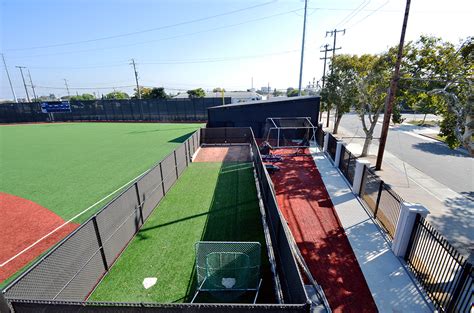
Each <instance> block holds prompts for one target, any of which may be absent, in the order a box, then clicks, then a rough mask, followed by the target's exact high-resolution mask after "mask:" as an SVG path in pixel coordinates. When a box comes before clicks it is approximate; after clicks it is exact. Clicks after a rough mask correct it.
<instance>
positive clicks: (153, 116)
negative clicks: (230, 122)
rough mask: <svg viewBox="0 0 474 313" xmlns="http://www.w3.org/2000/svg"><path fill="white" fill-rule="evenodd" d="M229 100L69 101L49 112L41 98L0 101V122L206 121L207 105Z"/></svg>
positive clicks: (215, 104) (229, 101)
mask: <svg viewBox="0 0 474 313" xmlns="http://www.w3.org/2000/svg"><path fill="white" fill-rule="evenodd" d="M223 103H224V104H230V103H231V98H230V97H225V98H224V99H222V98H195V99H150V100H143V99H142V100H139V99H130V100H87V101H85V100H84V101H71V102H70V105H71V112H68V113H54V114H53V115H49V114H47V113H42V112H41V103H40V102H23V103H3V104H0V123H31V122H48V121H51V116H52V117H53V118H54V121H57V122H74V121H104V122H113V121H117V122H134V121H158V122H176V121H179V122H192V121H206V120H207V108H209V107H213V106H218V105H222V104H223Z"/></svg>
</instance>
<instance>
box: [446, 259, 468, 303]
mask: <svg viewBox="0 0 474 313" xmlns="http://www.w3.org/2000/svg"><path fill="white" fill-rule="evenodd" d="M471 270H472V264H471V263H469V262H466V263H464V265H463V267H462V272H461V275H460V276H459V279H458V282H457V284H456V288H455V289H454V292H453V296H452V298H451V301H450V302H449V305H448V310H447V311H448V312H454V311H455V309H456V306H457V304H458V301H459V300H460V298H461V297H462V295H463V294H464V293H465V292H468V293H470V292H469V291H467V290H464V285H465V284H466V281H467V280H468V278H469V276H470V274H471ZM461 303H462V302H461Z"/></svg>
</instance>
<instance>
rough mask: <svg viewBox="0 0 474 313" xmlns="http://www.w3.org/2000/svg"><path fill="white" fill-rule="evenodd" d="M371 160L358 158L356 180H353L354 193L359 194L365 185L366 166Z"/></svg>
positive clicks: (355, 172)
mask: <svg viewBox="0 0 474 313" xmlns="http://www.w3.org/2000/svg"><path fill="white" fill-rule="evenodd" d="M369 165H370V162H369V161H367V160H356V166H355V171H354V180H353V182H352V191H353V192H354V194H356V195H359V196H360V194H361V191H362V186H363V185H364V179H365V171H366V169H365V168H366V166H369Z"/></svg>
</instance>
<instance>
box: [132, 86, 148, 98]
mask: <svg viewBox="0 0 474 313" xmlns="http://www.w3.org/2000/svg"><path fill="white" fill-rule="evenodd" d="M133 90H134V92H133V96H132V98H133V99H138V90H137V88H133ZM150 94H151V88H148V87H143V86H140V97H141V99H150Z"/></svg>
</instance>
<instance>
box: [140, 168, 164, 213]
mask: <svg viewBox="0 0 474 313" xmlns="http://www.w3.org/2000/svg"><path fill="white" fill-rule="evenodd" d="M137 184H138V190H139V193H140V201H141V202H142V212H143V218H144V219H146V218H147V217H148V216H149V215H150V214H151V212H152V211H153V209H154V208H155V207H156V205H157V204H158V202H160V200H161V198H163V184H162V181H161V170H160V166H159V165H157V166H155V167H154V168H153V169H151V170H150V171H149V172H148V173H146V174H145V175H144V176H143V177H142V178H141V179H140V180H139V181H138V182H137Z"/></svg>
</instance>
